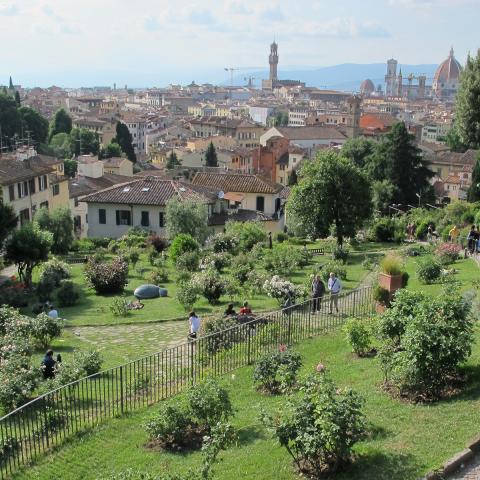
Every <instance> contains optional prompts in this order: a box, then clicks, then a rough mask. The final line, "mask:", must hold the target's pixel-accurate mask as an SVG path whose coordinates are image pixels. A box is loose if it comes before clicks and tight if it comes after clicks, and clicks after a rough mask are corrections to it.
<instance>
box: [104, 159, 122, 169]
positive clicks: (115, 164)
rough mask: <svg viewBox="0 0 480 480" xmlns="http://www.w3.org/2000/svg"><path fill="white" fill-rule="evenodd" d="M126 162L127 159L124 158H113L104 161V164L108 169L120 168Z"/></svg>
mask: <svg viewBox="0 0 480 480" xmlns="http://www.w3.org/2000/svg"><path fill="white" fill-rule="evenodd" d="M124 160H126V159H125V158H123V157H111V158H106V159H105V160H104V161H103V164H104V165H105V166H106V167H119V166H120V165H121V164H122V162H123V161H124Z"/></svg>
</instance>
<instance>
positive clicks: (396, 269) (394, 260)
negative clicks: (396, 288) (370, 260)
mask: <svg viewBox="0 0 480 480" xmlns="http://www.w3.org/2000/svg"><path fill="white" fill-rule="evenodd" d="M402 269H403V261H402V259H401V258H400V257H399V256H398V255H395V254H387V255H385V257H383V259H382V260H381V261H380V270H381V271H382V272H383V273H385V274H387V275H400V274H401V273H402Z"/></svg>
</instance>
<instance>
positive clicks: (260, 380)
mask: <svg viewBox="0 0 480 480" xmlns="http://www.w3.org/2000/svg"><path fill="white" fill-rule="evenodd" d="M301 366H302V358H301V356H300V354H299V353H297V352H294V351H292V350H287V348H286V347H285V346H284V345H281V346H280V349H279V351H278V352H274V353H267V354H265V355H263V356H262V357H260V359H258V360H257V362H256V363H255V367H254V369H253V381H254V383H256V384H257V388H258V389H260V390H263V391H265V392H268V393H287V392H289V391H291V390H292V388H293V387H295V385H296V382H297V373H298V371H299V370H300V368H301Z"/></svg>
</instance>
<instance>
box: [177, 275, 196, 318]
mask: <svg viewBox="0 0 480 480" xmlns="http://www.w3.org/2000/svg"><path fill="white" fill-rule="evenodd" d="M175 298H176V299H177V300H178V302H179V303H180V305H181V306H182V307H183V308H184V310H185V311H186V312H188V311H189V310H191V309H192V308H193V306H194V305H195V302H196V301H197V300H198V290H197V288H196V287H195V286H194V285H193V284H192V282H191V281H181V282H179V283H178V285H177V293H176V294H175Z"/></svg>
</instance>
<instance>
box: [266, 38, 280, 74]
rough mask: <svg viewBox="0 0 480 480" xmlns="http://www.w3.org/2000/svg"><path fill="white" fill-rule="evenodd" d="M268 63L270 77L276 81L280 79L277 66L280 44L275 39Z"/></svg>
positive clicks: (271, 46)
mask: <svg viewBox="0 0 480 480" xmlns="http://www.w3.org/2000/svg"><path fill="white" fill-rule="evenodd" d="M268 63H269V64H270V77H269V80H270V81H271V82H272V83H275V82H276V81H277V80H278V76H277V67H278V45H277V44H276V43H275V40H274V41H273V43H272V44H271V45H270V55H269V57H268Z"/></svg>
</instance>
